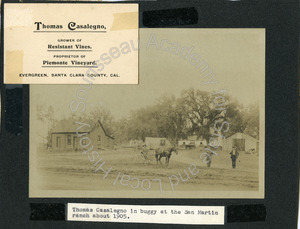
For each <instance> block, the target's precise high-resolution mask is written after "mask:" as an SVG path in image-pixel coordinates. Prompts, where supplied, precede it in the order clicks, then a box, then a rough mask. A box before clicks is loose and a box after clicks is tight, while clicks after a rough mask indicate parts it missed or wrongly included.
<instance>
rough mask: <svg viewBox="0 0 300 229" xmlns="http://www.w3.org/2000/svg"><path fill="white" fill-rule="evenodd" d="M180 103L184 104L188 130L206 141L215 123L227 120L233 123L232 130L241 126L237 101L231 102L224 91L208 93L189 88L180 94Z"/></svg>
mask: <svg viewBox="0 0 300 229" xmlns="http://www.w3.org/2000/svg"><path fill="white" fill-rule="evenodd" d="M181 100H182V103H184V104H185V110H186V112H187V116H188V120H189V126H190V131H189V134H191V135H192V134H196V135H197V137H198V138H200V137H201V138H203V139H205V140H206V141H207V142H209V139H210V137H211V135H212V133H213V132H216V130H214V126H215V123H222V122H224V121H229V122H230V124H229V126H230V128H231V124H232V123H234V125H233V128H231V129H232V131H236V130H238V129H239V128H241V123H242V121H241V113H240V107H239V104H238V103H237V102H232V101H231V98H230V97H229V96H228V95H226V93H225V91H220V92H214V93H209V92H205V91H200V90H195V89H194V88H190V89H188V90H184V91H183V93H182V95H181Z"/></svg>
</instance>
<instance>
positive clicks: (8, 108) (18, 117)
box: [4, 85, 23, 136]
mask: <svg viewBox="0 0 300 229" xmlns="http://www.w3.org/2000/svg"><path fill="white" fill-rule="evenodd" d="M4 109H5V129H6V131H7V132H9V133H12V134H15V135H17V136H18V135H21V134H22V129H23V122H22V120H23V88H22V85H6V90H5V108H4Z"/></svg>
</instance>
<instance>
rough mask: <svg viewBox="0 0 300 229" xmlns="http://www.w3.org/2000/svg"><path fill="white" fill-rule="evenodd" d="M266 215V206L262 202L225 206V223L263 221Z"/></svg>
mask: <svg viewBox="0 0 300 229" xmlns="http://www.w3.org/2000/svg"><path fill="white" fill-rule="evenodd" d="M266 215H267V211H266V207H265V205H263V204H256V205H231V206H228V207H227V223H233V222H256V221H265V220H266Z"/></svg>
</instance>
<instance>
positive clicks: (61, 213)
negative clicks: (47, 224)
mask: <svg viewBox="0 0 300 229" xmlns="http://www.w3.org/2000/svg"><path fill="white" fill-rule="evenodd" d="M30 209H31V215H30V220H53V221H62V220H65V204H48V203H47V204H45V203H42V204H40V203H39V204H36V203H34V204H33V203H31V204H30Z"/></svg>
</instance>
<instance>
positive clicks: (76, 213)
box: [67, 203, 225, 225]
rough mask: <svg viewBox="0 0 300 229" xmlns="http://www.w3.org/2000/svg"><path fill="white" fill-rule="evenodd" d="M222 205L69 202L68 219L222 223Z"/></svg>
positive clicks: (199, 223)
mask: <svg viewBox="0 0 300 229" xmlns="http://www.w3.org/2000/svg"><path fill="white" fill-rule="evenodd" d="M224 215H225V214H224V206H176V205H174V206H170V205H168V206H163V205H106V204H75V203H69V204H68V214H67V220H68V221H87V222H118V223H160V224H198V225H201V224H202V225H224Z"/></svg>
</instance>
